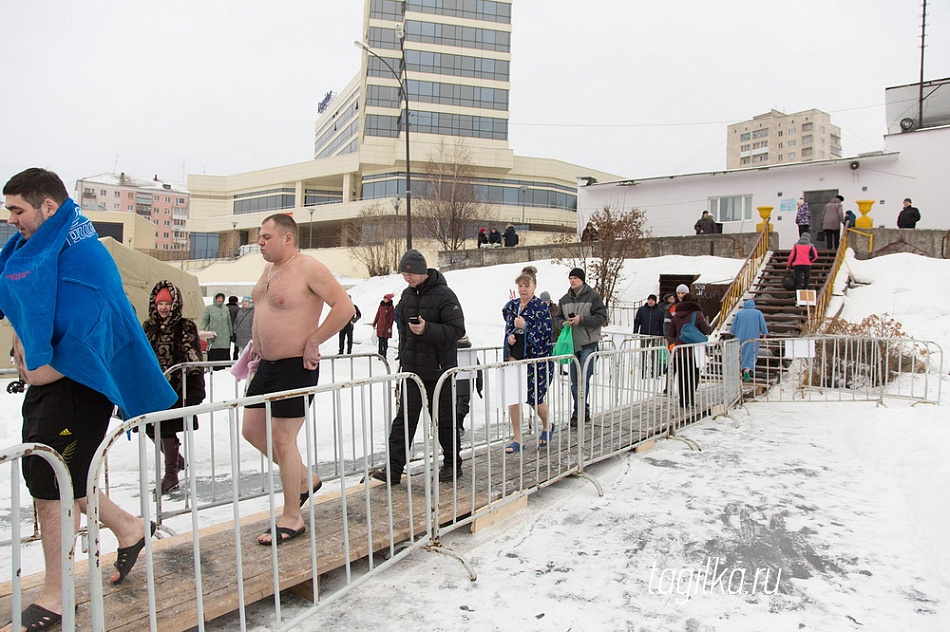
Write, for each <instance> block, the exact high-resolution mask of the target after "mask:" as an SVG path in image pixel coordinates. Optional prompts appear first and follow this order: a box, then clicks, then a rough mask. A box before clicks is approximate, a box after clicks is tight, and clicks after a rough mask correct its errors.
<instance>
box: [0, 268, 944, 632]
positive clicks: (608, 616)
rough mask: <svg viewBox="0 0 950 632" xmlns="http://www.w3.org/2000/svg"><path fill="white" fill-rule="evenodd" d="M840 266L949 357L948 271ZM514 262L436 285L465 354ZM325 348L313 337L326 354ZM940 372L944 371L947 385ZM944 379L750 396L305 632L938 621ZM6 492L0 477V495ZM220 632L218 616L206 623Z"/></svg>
mask: <svg viewBox="0 0 950 632" xmlns="http://www.w3.org/2000/svg"><path fill="white" fill-rule="evenodd" d="M534 265H536V267H538V269H539V280H540V283H539V288H538V291H539V292H540V291H542V290H547V291H549V292H550V293H551V295H552V297H554V298H555V299H557V298H558V297H559V296H561V295H562V294H563V293H564V291H566V289H567V270H568V267H567V266H554V265H552V264H550V263H548V262H535V264H534ZM740 265H741V261H738V260H731V259H718V258H713V257H699V258H689V257H662V258H658V259H647V260H639V261H636V262H633V264H632V266H631V267H630V268H631V269H630V270H629V272H628V274H629V275H630V276H629V278H628V280H627V282H626V283H625V284H624V292H623V299H624V300H629V301H634V300H641V299H642V298H644V297H645V296H646V295H647V294H649V293H650V292H655V291H656V289H657V288H656V282H657V279H658V276H659V274H660V273H674V272H691V273H701V274H703V277H702V278H701V279H700V281H702V282H709V281H719V280H722V279H725V278H729V277H731V276H732V275H733V274H734V273H735V271H736V270H738V267H739V266H740ZM848 265H849V268H850V270H851V271H852V273H853V275H854V276H855V278H857V279H859V280H861V281H864V282H868V283H869V284H868V285H861V286H858V287H855V288H852V289H850V290H849V291H848V293H847V296H846V297H844V298H843V299H842V300H843V301H844V308H843V311H842V316H843V317H845V318H846V319H848V320H852V321H859V320H861V319H862V318H864V317H865V316H867V315H870V314H874V313H876V314H881V313H888V314H889V315H891V316H892V317H894V318H896V319H897V320H899V321H900V322H902V323H903V325H904V330H905V331H906V332H908V333H909V334H910V335H913V336H915V337H918V338H922V339H928V340H934V341H936V342H938V343H939V344H940V345H942V346H943V347H944V348H945V349H947V348H950V346H948V345H950V302H948V301H946V300H945V299H943V298H942V297H940V296H939V294H938V293H937V292H934V291H933V290H932V286H933V284H934V283H935V282H936V281H935V280H936V279H939V278H946V276H947V275H948V273H950V262H947V261H940V260H934V259H926V258H923V257H918V256H915V255H891V256H888V257H882V258H880V259H877V260H873V261H866V262H860V261H854V260H853V259H849V261H848ZM521 267H522V266H521V265H506V266H498V267H496V268H490V269H481V270H464V271H458V272H450V273H448V275H447V276H448V281H449V284H450V286H451V287H452V288H453V289H454V290H455V291H456V292H457V293H458V295H459V297H460V299H461V301H462V305H463V308H464V310H465V313H466V321H467V329H468V332H469V336H470V338H471V339H472V341H473V343H474V344H475V345H476V346H495V345H497V344H499V343H500V337H501V335H502V334H501V332H502V323H501V316H500V311H501V306H502V305H503V304H504V302H505V301H506V300H507V299H508V296H509V290H510V289H513V287H514V285H513V280H514V277H515V276H516V275H517V274H518V272H519V271H520V269H521ZM402 287H404V284H403V282H402V281H401V279H400V278H399V277H398V276H393V277H384V278H374V279H370V280H368V281H365V282H363V283H361V284H359V285H357V286H355V287H353V289H352V290H351V291H350V293H351V295H352V296H353V298H354V300H355V301H356V302H357V304H358V305H359V306H360V309H361V310H362V312H363V315H364V316H363V317H364V321H363V322H371V321H372V317H373V314H374V313H375V306H376V305H377V304H378V302H379V300H380V298H381V297H382V295H383V294H384V293H386V292H394V293H396V294H397V295H398V293H399V291H401V289H402ZM833 309H837V307H835V306H833ZM371 331H372V330H371V329H370V328H369V327H366V326H365V325H363V323H360V324H358V325H357V328H356V343H357V344H356V346H355V347H354V351H373V350H375V342H374V341H373V340H372V335H371ZM335 351H336V340H335V339H334V340H331V341H328V342H327V343H326V345H325V347H324V353H327V354H329V353H335ZM948 369H950V362H948V363H945V367H944V378H942V379H947V378H946V371H947V370H948ZM943 386H944V388H943V396H942V398H943V401H942V406H940V407H935V406H926V405H923V406H916V407H911V406H910V403H909V402H906V401H900V400H888V401H887V402H886V403H887V407H876V406H875V405H874V404H873V403H863V402H858V403H855V402H847V403H817V402H815V403H794V404H792V403H781V404H778V403H769V404H750V405H748V406H746V408H745V409H743V410H739V411H735V412H734V413H733V414H732V417H733V420H730V419H719V420H716V421H712V420H706V421H703V422H701V423H699V424H697V425H695V426H693V427H691V428H689V429H688V430H686V431H685V433H684V434H685V435H686V436H687V437H689V438H691V439H693V440H694V441H696V442H697V443H698V444H699V445H700V446H701V448H702V450H701V451H694V450H690V449H689V448H688V447H687V446H686V445H685V444H684V443H681V442H677V441H666V442H661V443H659V444H657V446H656V448H655V449H653V450H651V451H648V452H645V453H642V454H636V455H635V454H629V455H625V456H622V457H618V458H615V459H612V460H609V461H607V462H604V463H601V464H598V465H596V466H594V467H592V468H591V470H590V473H591V474H593V475H594V476H596V477H597V478H598V479H599V480H600V482H601V483H602V484H603V486H604V491H605V494H604V496H603V497H598V496H597V494H596V492H595V489H594V487H593V486H592V485H591V484H590V483H589V482H586V481H584V480H581V479H568V480H566V481H562V482H560V483H558V484H557V485H554V486H552V487H549V488H546V489H544V490H543V491H541V492H539V493H536V494H534V495H532V496H531V497H530V500H529V504H528V507H527V509H525V510H524V511H521V512H520V513H518V514H516V515H515V516H513V517H511V518H509V519H507V520H505V521H503V522H501V523H499V524H497V525H495V526H493V527H490V528H488V529H485V530H483V531H480V532H478V533H477V534H470V533H467V532H463V531H459V532H455V533H452V534H449V535H448V536H447V537H446V538H444V539H443V544H444V545H445V546H447V547H449V548H451V549H453V550H454V551H456V552H457V553H459V554H460V555H462V556H464V557H465V558H466V559H467V560H468V561H469V562H471V563H472V565H473V566H474V568H475V570H476V572H477V573H478V581H477V582H474V583H472V582H469V580H468V576H467V574H466V573H465V571H464V569H463V567H462V566H461V565H460V564H459V563H458V562H456V561H454V560H452V559H451V558H449V557H446V556H441V555H434V554H430V553H426V552H419V553H415V554H413V555H410V556H409V557H408V558H407V559H405V560H403V561H401V562H400V563H399V564H397V565H396V566H394V567H393V568H391V569H389V570H387V571H386V572H384V573H381V574H380V575H378V576H376V577H374V578H371V579H369V581H367V582H366V583H365V584H363V585H362V586H360V587H358V588H356V589H355V590H354V591H353V592H352V593H351V594H349V595H347V596H345V597H343V598H341V599H339V600H337V601H335V602H333V603H330V604H328V605H327V606H326V607H325V608H324V609H322V610H321V611H320V612H319V613H318V614H317V615H315V616H314V617H313V618H312V619H310V620H308V621H306V622H305V624H304V625H303V626H301V629H305V630H323V629H328V628H329V629H340V630H363V629H382V630H397V629H398V630H433V629H438V630H458V629H478V630H517V631H519V632H520V631H522V630H524V631H527V630H598V631H599V630H690V631H700V630H710V631H711V630H721V631H725V630H728V631H732V630H766V629H767V630H799V629H805V630H809V629H810V630H852V629H854V630H857V629H861V630H895V629H900V630H946V629H950V551H948V546H947V544H948V535H947V533H948V531H947V528H946V525H947V524H948V523H950V507H948V503H947V501H946V498H947V497H946V492H945V490H946V489H947V488H948V487H950V459H948V456H950V455H948V448H947V446H948V444H950V441H948V440H950V426H948V423H947V420H946V412H945V411H946V409H945V408H944V406H946V405H947V404H948V403H950V388H947V387H948V386H950V384H947V383H944V385H943ZM222 388H224V389H225V391H226V390H227V387H226V386H225V385H223V386H222ZM2 398H3V399H0V441H2V444H3V445H11V444H13V443H16V442H17V441H18V434H19V423H20V420H19V414H18V403H17V399H16V398H15V397H14V396H9V395H2ZM116 467H119V465H118V464H117V465H116ZM7 480H9V473H8V468H0V484H3V483H4V482H6V481H7ZM7 493H8V492H7ZM133 506H134V505H133ZM333 582H334V579H333V578H330V579H329V580H328V584H332V583H333ZM283 603H284V608H283V616H284V618H285V619H287V618H293V616H294V613H295V612H297V613H299V612H302V611H303V610H304V609H305V608H306V607H307V604H306V603H305V602H303V601H301V600H299V599H298V598H296V597H294V596H292V595H290V594H287V595H285V597H284V599H283ZM250 616H251V623H252V625H253V626H254V627H255V629H265V628H266V626H267V625H268V624H269V622H270V621H271V616H272V607H271V606H270V605H268V603H267V602H265V603H263V604H260V605H259V606H255V607H254V608H253V609H252V612H251V613H250ZM234 627H235V621H234V620H223V621H218V622H215V623H214V624H213V625H212V626H210V629H215V630H229V629H234Z"/></svg>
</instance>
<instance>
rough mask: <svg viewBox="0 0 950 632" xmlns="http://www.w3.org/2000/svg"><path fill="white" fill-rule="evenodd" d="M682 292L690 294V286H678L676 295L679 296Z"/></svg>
mask: <svg viewBox="0 0 950 632" xmlns="http://www.w3.org/2000/svg"><path fill="white" fill-rule="evenodd" d="M680 292H682V293H683V294H689V286H688V285H686V284H685V283H680V284H679V285H677V286H676V293H677V294H679V293H680Z"/></svg>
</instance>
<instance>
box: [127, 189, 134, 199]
mask: <svg viewBox="0 0 950 632" xmlns="http://www.w3.org/2000/svg"><path fill="white" fill-rule="evenodd" d="M126 197H128V198H129V199H130V200H131V199H132V198H134V197H135V193H133V192H132V191H129V192H128V194H127V196H126Z"/></svg>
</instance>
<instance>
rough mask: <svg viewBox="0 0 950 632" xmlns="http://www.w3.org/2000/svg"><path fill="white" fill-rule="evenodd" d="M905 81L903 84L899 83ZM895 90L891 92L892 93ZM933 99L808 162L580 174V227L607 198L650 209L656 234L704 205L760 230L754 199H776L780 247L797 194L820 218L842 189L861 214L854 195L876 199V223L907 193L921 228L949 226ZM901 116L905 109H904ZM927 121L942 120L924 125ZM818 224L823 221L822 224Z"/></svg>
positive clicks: (680, 231) (947, 86) (890, 223)
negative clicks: (872, 146)
mask: <svg viewBox="0 0 950 632" xmlns="http://www.w3.org/2000/svg"><path fill="white" fill-rule="evenodd" d="M928 83H931V84H938V83H939V84H940V85H939V86H938V87H932V89H928V90H929V93H930V94H932V95H933V96H934V97H936V96H938V95H941V94H943V93H944V92H947V91H950V80H942V81H941V82H928ZM905 87H906V86H901V89H903V88H905ZM900 94H901V90H900V89H897V88H895V89H889V90H888V95H887V96H888V108H887V112H888V118H893V117H895V116H899V115H901V113H902V112H905V110H906V108H904V109H902V108H892V107H891V106H892V103H891V101H895V102H896V101H897V100H898V99H901V98H903V97H901V96H900ZM892 95H893V96H892ZM940 103H942V102H939V103H938V102H936V101H935V102H933V103H932V105H931V109H930V110H929V111H928V110H926V109H925V115H926V116H925V118H924V125H925V126H924V127H922V128H917V127H916V126H910V125H905V127H909V128H910V129H906V130H904V129H902V128H901V127H900V125H899V121H896V122H895V121H888V130H889V132H890V133H888V134H887V135H885V136H884V145H885V149H884V150H883V151H880V152H874V153H869V154H861V155H858V156H852V157H845V158H836V159H832V160H816V161H811V162H806V163H792V164H781V165H769V166H764V167H756V168H743V169H733V170H726V171H710V172H705V173H689V174H681V175H671V176H661V177H652V178H632V179H629V180H616V181H612V182H591V181H590V180H588V179H583V178H582V179H581V181H580V182H579V186H578V197H577V207H578V209H577V210H578V213H577V215H578V218H577V219H578V235H580V231H581V230H582V229H583V227H584V226H585V225H586V224H587V221H588V219H589V218H590V216H591V215H592V214H593V213H595V212H596V211H597V210H599V209H601V208H603V207H604V206H605V205H610V206H611V207H612V208H614V209H617V208H631V207H636V208H639V209H642V210H643V211H645V212H646V214H647V218H648V227H649V228H650V229H651V230H652V231H653V236H655V237H663V236H671V235H691V234H693V225H694V224H695V223H696V220H697V219H699V218H700V216H701V215H702V213H703V211H709V212H710V213H711V214H712V215H713V217H714V218H715V220H716V221H717V222H719V223H720V224H722V232H723V233H727V234H728V233H739V232H749V231H754V230H755V225H756V224H757V223H759V222H760V221H761V219H760V217H759V213H758V211H757V210H756V207H760V206H771V207H773V209H774V210H773V211H772V223H773V225H774V227H775V228H774V230H775V231H777V232H778V233H779V243H780V244H781V246H782V247H783V248H788V247H791V245H792V244H793V243H795V241H796V240H797V239H798V230H797V228H796V226H795V211H796V204H795V202H796V200H797V199H798V198H799V197H804V198H805V199H806V200H809V201H810V206H811V210H812V222H813V226H815V225H816V224H818V222H820V219H821V213H822V211H823V210H824V202H826V201H827V200H829V199H831V198H832V197H833V196H834V195H836V194H840V195H842V196H844V199H845V201H844V208H845V210H853V211H854V212H855V215H859V213H858V207H857V204H855V200H874V205H873V207H872V208H871V212H870V214H869V216H870V217H871V218H872V220H873V222H874V226H875V227H886V228H896V227H897V214H898V213H899V212H900V210H901V208H902V207H903V205H902V202H903V200H904V198H907V197H909V198H911V199H912V200H913V205H914V206H916V207H917V208H918V209H920V214H921V221H920V222H919V223H918V224H917V227H918V228H927V229H950V204H947V201H946V198H947V190H946V189H945V188H944V187H945V186H947V182H946V180H945V178H946V177H947V165H948V164H950V125H947V124H945V123H944V124H942V125H940V124H939V122H942V119H940V118H938V117H937V114H938V113H937V112H936V109H935V108H936V107H937V105H939V104H940ZM903 116H906V114H904V115H903ZM928 117H929V120H930V121H933V122H935V123H938V125H936V126H932V127H927V125H928ZM817 228H818V229H820V225H818V226H817Z"/></svg>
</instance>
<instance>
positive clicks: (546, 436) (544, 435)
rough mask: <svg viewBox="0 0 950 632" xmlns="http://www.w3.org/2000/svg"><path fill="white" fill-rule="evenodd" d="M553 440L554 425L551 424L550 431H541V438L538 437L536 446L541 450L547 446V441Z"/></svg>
mask: <svg viewBox="0 0 950 632" xmlns="http://www.w3.org/2000/svg"><path fill="white" fill-rule="evenodd" d="M553 438H554V424H553V423H552V424H551V429H550V430H542V431H541V436H540V437H538V445H539V446H541V447H542V448H543V447H544V446H546V445H547V444H548V441H550V440H551V439H553Z"/></svg>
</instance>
